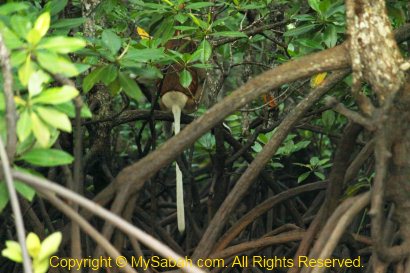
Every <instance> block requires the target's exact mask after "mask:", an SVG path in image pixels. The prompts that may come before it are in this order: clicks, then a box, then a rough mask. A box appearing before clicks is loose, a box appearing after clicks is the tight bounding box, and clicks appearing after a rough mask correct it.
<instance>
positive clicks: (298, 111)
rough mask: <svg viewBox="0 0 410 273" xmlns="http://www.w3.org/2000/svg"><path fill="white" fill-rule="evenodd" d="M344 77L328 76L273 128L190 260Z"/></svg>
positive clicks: (210, 242)
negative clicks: (305, 117)
mask: <svg viewBox="0 0 410 273" xmlns="http://www.w3.org/2000/svg"><path fill="white" fill-rule="evenodd" d="M347 74H348V70H343V71H338V72H335V73H334V74H332V75H331V76H329V77H328V78H327V79H326V80H325V82H323V84H322V85H321V86H319V87H318V88H316V89H314V90H312V91H311V92H310V93H309V94H308V95H307V96H306V98H305V99H304V100H302V101H301V102H300V103H299V104H298V105H297V106H296V107H295V108H294V109H293V110H292V112H291V113H289V114H288V115H287V116H286V117H285V119H284V120H283V122H282V123H281V124H280V125H279V126H278V127H277V130H276V132H275V134H274V135H273V136H272V138H271V140H270V141H269V142H268V143H267V144H266V145H265V147H264V148H263V150H262V151H261V152H260V153H259V154H258V155H257V156H256V157H255V159H254V161H253V162H252V163H251V164H250V165H249V167H248V168H247V170H246V171H245V172H244V174H243V175H242V176H241V178H240V179H239V180H238V181H237V182H236V185H235V187H234V188H233V189H232V190H231V192H230V194H229V195H228V197H227V198H226V199H225V201H224V203H223V204H222V206H221V207H220V208H219V210H218V212H217V213H216V214H215V217H214V218H213V219H212V221H211V223H210V224H209V226H208V229H207V230H206V231H205V234H204V236H203V237H202V240H201V241H200V242H199V244H198V247H197V249H196V250H195V252H194V255H193V256H194V258H201V257H207V256H208V254H209V253H210V251H211V249H212V248H213V246H214V244H215V242H216V240H217V237H218V235H219V233H220V231H221V230H222V228H223V227H224V225H225V223H226V220H227V219H228V215H229V214H230V213H231V212H232V211H233V210H234V208H235V207H236V205H237V204H238V202H239V201H240V200H241V199H242V198H243V196H244V195H245V194H246V193H247V191H248V189H249V187H250V186H251V185H252V183H253V181H254V180H255V178H256V176H257V175H258V174H259V173H260V171H261V170H262V169H263V168H264V167H265V164H266V163H267V162H268V161H269V160H270V159H271V158H272V156H273V155H274V154H275V153H276V151H277V149H278V148H279V146H280V145H281V143H282V141H283V140H284V139H285V138H286V136H287V135H288V133H289V131H290V130H291V129H292V127H293V126H294V125H295V123H296V122H297V121H298V120H299V119H300V118H301V117H302V116H303V115H304V113H306V111H307V110H308V109H309V108H310V107H311V106H312V105H313V104H314V103H315V102H316V101H317V100H319V99H320V98H321V96H322V95H323V94H325V93H326V92H327V91H328V90H330V89H331V88H332V87H333V86H334V85H335V84H336V83H338V82H339V81H340V80H342V79H343V78H344V77H345V76H346V75H347Z"/></svg>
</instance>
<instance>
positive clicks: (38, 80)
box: [28, 70, 50, 97]
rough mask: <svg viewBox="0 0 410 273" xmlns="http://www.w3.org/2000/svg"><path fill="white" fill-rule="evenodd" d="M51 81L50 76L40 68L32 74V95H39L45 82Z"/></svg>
mask: <svg viewBox="0 0 410 273" xmlns="http://www.w3.org/2000/svg"><path fill="white" fill-rule="evenodd" d="M49 81H50V76H49V75H48V74H46V73H44V72H43V71H42V70H38V71H36V72H34V73H33V74H31V76H30V79H29V81H28V92H29V95H30V97H34V96H36V95H38V94H39V93H40V92H41V90H43V84H44V83H47V82H49Z"/></svg>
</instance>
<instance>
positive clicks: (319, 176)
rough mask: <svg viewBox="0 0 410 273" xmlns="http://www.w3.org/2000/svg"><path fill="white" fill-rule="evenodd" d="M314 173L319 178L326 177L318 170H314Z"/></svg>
mask: <svg viewBox="0 0 410 273" xmlns="http://www.w3.org/2000/svg"><path fill="white" fill-rule="evenodd" d="M314 174H315V175H316V177H318V178H319V179H320V180H325V179H326V177H325V175H324V174H323V173H320V172H314Z"/></svg>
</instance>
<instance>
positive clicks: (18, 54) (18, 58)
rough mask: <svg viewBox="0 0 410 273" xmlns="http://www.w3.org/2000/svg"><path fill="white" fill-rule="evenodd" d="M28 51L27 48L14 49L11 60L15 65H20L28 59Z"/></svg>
mask: <svg viewBox="0 0 410 273" xmlns="http://www.w3.org/2000/svg"><path fill="white" fill-rule="evenodd" d="M27 55H28V52H27V51H26V50H19V51H14V52H12V53H11V56H10V61H11V65H12V66H13V67H19V66H20V65H21V64H22V63H24V61H25V60H26V58H27Z"/></svg>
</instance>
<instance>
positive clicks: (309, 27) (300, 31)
mask: <svg viewBox="0 0 410 273" xmlns="http://www.w3.org/2000/svg"><path fill="white" fill-rule="evenodd" d="M317 26H318V25H316V24H312V25H304V26H301V27H297V28H292V29H290V30H288V31H286V32H285V33H284V34H283V36H286V37H290V36H298V35H302V34H304V33H307V32H309V31H311V30H312V29H315V28H316V27H317Z"/></svg>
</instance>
